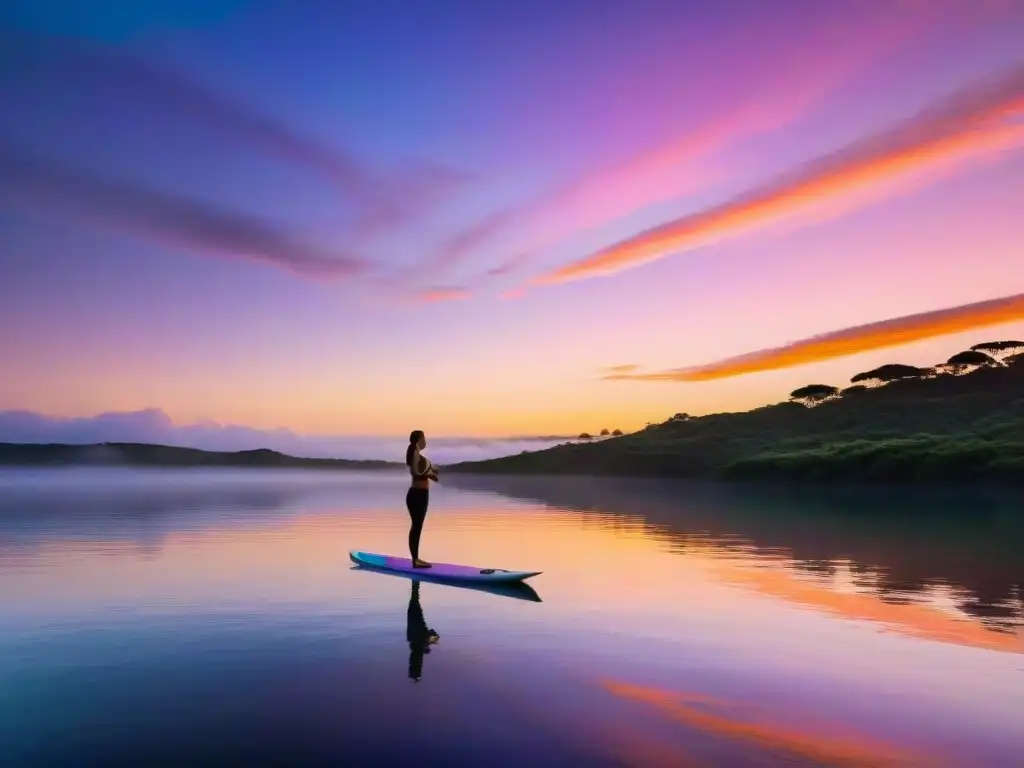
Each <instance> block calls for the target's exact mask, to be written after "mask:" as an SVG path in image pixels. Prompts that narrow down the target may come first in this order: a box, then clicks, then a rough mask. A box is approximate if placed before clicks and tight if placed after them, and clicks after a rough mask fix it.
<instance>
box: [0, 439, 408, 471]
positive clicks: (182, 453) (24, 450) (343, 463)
mask: <svg viewBox="0 0 1024 768" xmlns="http://www.w3.org/2000/svg"><path fill="white" fill-rule="evenodd" d="M3 465H7V466H11V465H15V466H35V467H53V466H74V465H91V466H130V467H254V468H261V469H269V468H295V469H397V468H399V467H404V465H403V464H399V463H396V462H390V461H354V460H350V459H303V458H298V457H295V456H287V455H285V454H283V453H278V452H277V451H272V450H270V449H267V448H258V449H256V450H251V451H203V450H199V449H197V448H179V447H175V446H169V445H149V444H145V443H95V444H91V445H68V444H65V443H0V466H3Z"/></svg>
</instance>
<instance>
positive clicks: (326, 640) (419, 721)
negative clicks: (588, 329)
mask: <svg viewBox="0 0 1024 768" xmlns="http://www.w3.org/2000/svg"><path fill="white" fill-rule="evenodd" d="M406 484H407V478H406V477H405V476H404V475H403V474H402V473H401V472H394V473H392V472H383V473H356V472H352V473H346V472H340V473H325V472H303V471H291V470H280V471H269V472H268V471H258V470H235V471H223V470H122V469H102V470H97V469H67V470H32V471H12V470H0V743H2V744H4V745H5V747H6V750H7V752H6V756H5V758H4V759H5V760H11V763H10V764H13V765H74V766H81V765H109V764H127V763H133V762H134V763H137V764H143V763H145V764H160V763H161V762H163V763H174V762H178V763H179V764H189V765H196V764H209V763H217V762H221V763H222V764H223V763H226V762H231V761H242V760H248V761H262V762H263V763H266V762H273V761H274V760H278V761H287V762H288V763H289V764H292V765H303V764H312V763H314V762H317V761H323V760H330V761H334V762H340V761H344V762H345V763H348V764H361V762H360V761H363V762H369V761H372V762H374V763H383V764H388V763H389V761H390V762H406V761H409V760H415V761H418V762H420V763H424V764H454V763H461V764H470V765H523V764H530V765H552V766H554V765H599V766H600V765H609V766H611V765H630V764H635V765H693V764H713V765H736V766H743V765H774V764H789V763H786V761H795V762H796V764H807V765H836V764H844V765H851V764H852V765H872V766H875V765H963V766H1007V765H1015V764H1021V763H1022V762H1024V736H1021V734H1020V725H1019V720H1020V718H1019V713H1020V712H1022V711H1024V629H1022V627H1024V610H1022V602H1021V600H1022V591H1021V588H1022V584H1024V561H1022V560H1021V558H1020V555H1019V553H1020V552H1021V551H1022V549H1024V520H1022V518H1021V517H1020V515H1019V509H1020V508H1021V505H1020V502H1021V499H1020V498H1019V496H1018V497H1012V496H999V495H982V494H979V493H970V492H964V493H961V494H959V495H952V494H950V493H949V492H943V493H942V494H929V493H928V492H915V493H909V492H906V493H903V492H895V491H892V490H887V491H882V490H876V491H871V492H867V491H844V492H838V491H833V492H828V493H826V492H823V491H815V492H811V491H798V490H790V491H784V490H778V489H776V490H773V491H766V490H757V489H752V488H747V489H743V488H737V487H732V488H729V487H724V486H720V485H716V484H711V483H681V482H672V481H655V480H650V481H647V480H644V481H640V480H624V479H623V480H597V479H572V478H529V477H522V478H515V477H500V478H497V477H496V478H491V477H480V476H464V477H459V476H453V477H449V478H446V479H445V484H443V485H439V486H435V488H434V490H433V491H432V495H431V507H430V512H429V514H428V518H427V525H426V529H425V533H424V539H423V554H424V556H425V557H427V558H428V559H432V560H434V561H438V562H456V563H464V564H470V565H479V566H480V567H499V568H510V569H513V568H514V569H524V570H540V571H543V573H542V575H540V576H538V577H536V578H534V579H532V580H531V581H530V584H531V585H532V586H533V587H534V589H535V590H536V593H537V595H538V596H539V597H540V599H541V602H530V601H528V600H517V599H509V598H508V597H506V596H502V595H494V594H488V593H484V592H477V591H472V590H467V589H460V588H457V587H452V586H445V585H439V584H434V583H429V582H423V583H421V584H419V585H418V586H416V583H415V582H413V581H411V580H409V579H405V578H396V577H390V576H387V575H384V574H379V573H373V572H369V571H364V570H360V569H356V568H354V567H353V565H352V563H351V562H350V561H349V559H348V556H347V553H348V551H349V550H350V549H356V548H358V549H362V550H367V551H371V552H382V553H393V554H405V552H404V549H405V537H406V531H407V515H406V512H405V510H404V507H403V496H404V491H405V486H406ZM419 616H422V621H423V625H425V626H426V627H427V628H428V629H430V630H433V631H435V632H436V633H437V634H438V635H439V636H440V639H439V641H438V642H437V643H434V644H429V645H428V646H427V647H426V649H425V648H424V643H423V642H422V631H421V625H420V624H419V620H418V618H417V617H419ZM416 676H418V677H419V679H418V681H415V680H414V679H413V677H416Z"/></svg>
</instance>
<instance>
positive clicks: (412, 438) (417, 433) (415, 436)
mask: <svg viewBox="0 0 1024 768" xmlns="http://www.w3.org/2000/svg"><path fill="white" fill-rule="evenodd" d="M422 437H423V431H422V430H419V429H414V430H413V431H412V432H410V433H409V447H408V448H406V449H405V466H407V467H411V466H412V457H413V453H415V451H416V447H417V445H416V444H417V443H419V441H420V439H421V438H422Z"/></svg>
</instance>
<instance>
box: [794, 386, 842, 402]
mask: <svg viewBox="0 0 1024 768" xmlns="http://www.w3.org/2000/svg"><path fill="white" fill-rule="evenodd" d="M838 396H839V389H838V388H837V387H833V386H830V385H828V384H808V385H807V386H806V387H800V389H794V390H793V391H792V392H790V393H789V398H790V400H793V401H795V402H798V403H800V404H801V405H806V406H807V407H808V408H813V407H814V406H815V405H820V404H821V403H823V402H825V401H826V400H832V399H833V398H835V397H838Z"/></svg>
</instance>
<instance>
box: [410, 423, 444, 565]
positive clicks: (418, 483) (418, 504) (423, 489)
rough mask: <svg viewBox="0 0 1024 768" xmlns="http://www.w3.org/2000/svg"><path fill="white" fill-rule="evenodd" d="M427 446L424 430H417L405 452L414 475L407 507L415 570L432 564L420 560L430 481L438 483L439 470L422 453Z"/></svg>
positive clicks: (411, 436)
mask: <svg viewBox="0 0 1024 768" xmlns="http://www.w3.org/2000/svg"><path fill="white" fill-rule="evenodd" d="M426 445H427V438H426V437H425V436H424V435H423V430H420V429H417V430H414V431H413V432H412V434H410V435H409V447H408V448H407V449H406V451H405V463H406V466H408V467H409V472H410V473H412V485H411V486H410V488H409V491H408V492H407V493H406V494H405V506H406V507H407V508H408V510H409V517H410V518H411V519H412V525H411V526H410V528H409V555H410V556H411V557H412V565H413V568H430V563H428V562H426V561H425V560H420V534H421V533H423V521H424V520H425V519H426V517H427V504H428V503H429V501H430V481H431V480H433V481H434V482H437V470H435V469H434V465H433V464H431V463H430V459H428V458H427V457H426V456H424V455H423V454H422V453H420V451H422V450H423V449H424V447H426Z"/></svg>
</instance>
